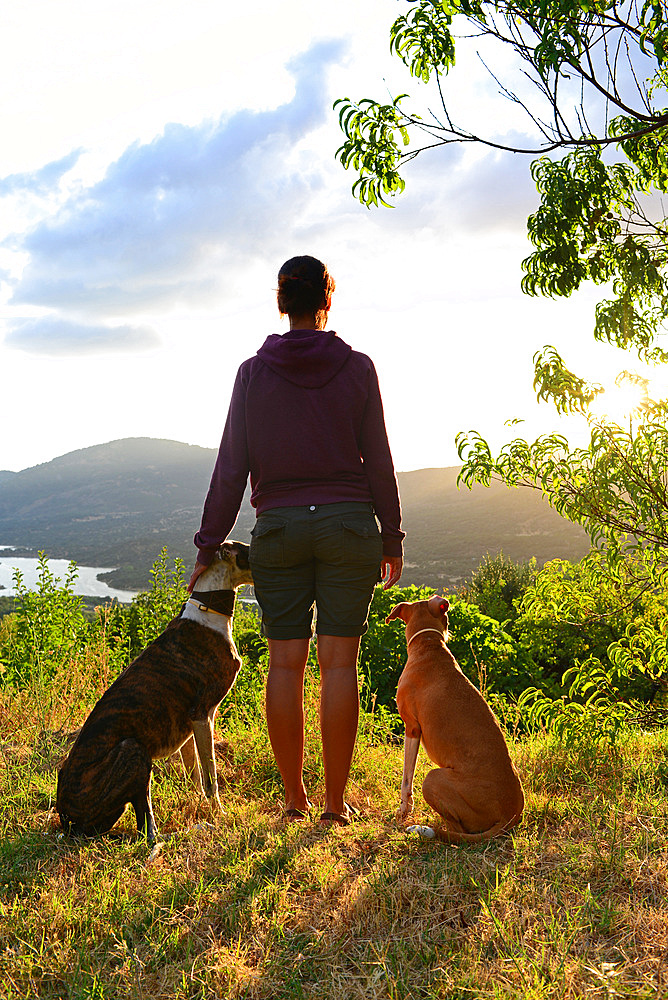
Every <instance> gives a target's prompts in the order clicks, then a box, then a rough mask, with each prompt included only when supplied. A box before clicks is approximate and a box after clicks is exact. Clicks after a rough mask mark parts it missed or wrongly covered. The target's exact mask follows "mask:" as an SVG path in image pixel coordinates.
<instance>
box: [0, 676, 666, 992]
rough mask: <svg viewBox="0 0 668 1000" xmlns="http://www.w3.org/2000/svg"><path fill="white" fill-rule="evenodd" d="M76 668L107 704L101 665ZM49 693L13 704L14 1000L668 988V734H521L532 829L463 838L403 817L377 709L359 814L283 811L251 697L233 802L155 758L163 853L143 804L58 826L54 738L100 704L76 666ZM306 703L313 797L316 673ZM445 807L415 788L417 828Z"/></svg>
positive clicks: (8, 855)
mask: <svg viewBox="0 0 668 1000" xmlns="http://www.w3.org/2000/svg"><path fill="white" fill-rule="evenodd" d="M79 669H80V670H84V669H85V671H86V675H87V677H88V679H89V681H90V688H89V702H91V703H92V701H93V700H94V698H95V697H96V696H97V694H98V693H99V691H101V690H102V689H103V687H104V684H105V674H104V671H105V669H106V668H105V667H104V664H102V665H98V666H97V667H96V664H95V663H93V662H88V663H82V664H80V665H79ZM96 670H97V673H96ZM45 697H46V695H45V691H44V688H43V686H42V688H41V689H39V690H38V689H37V688H36V689H34V690H33V691H26V692H24V693H23V694H22V695H21V696H18V695H14V696H11V695H9V694H7V693H5V694H4V695H3V696H1V697H0V764H1V767H0V782H1V783H2V788H1V799H0V801H1V803H2V805H1V806H0V997H2V998H3V1000H4V998H7V1000H10V998H12V1000H13V998H19V997H20V998H32V997H39V998H47V997H63V998H71V1000H74V998H82V1000H83V998H87V1000H88V998H114V1000H125V998H128V1000H148V998H151V1000H153V998H156V1000H158V998H159V1000H162V998H165V1000H167V998H188V1000H195V998H202V1000H213V998H242V997H243V998H249V1000H250V998H273V1000H287V998H321V997H322V998H334V997H336V998H360V1000H363V998H364V1000H366V998H388V1000H400V998H411V1000H414V998H415V1000H417V998H440V1000H460V998H461V1000H464V998H466V1000H470V998H474V1000H482V998H485V1000H486V998H490V1000H491V998H500V997H504V998H505V997H508V998H518V1000H519V998H522V1000H543V998H552V997H560V998H561V997H564V998H571V997H573V998H576V997H577V998H580V997H587V998H589V997H601V998H612V997H633V998H636V1000H641V998H650V997H652V998H655V997H665V996H666V995H668V845H667V843H666V836H665V831H666V822H667V819H668V735H667V734H666V732H665V731H656V732H649V733H643V732H635V733H628V734H626V735H625V736H624V738H623V739H622V740H621V741H620V743H619V745H618V747H617V748H616V749H615V750H607V751H605V752H598V753H594V752H591V753H587V752H585V751H583V750H582V749H580V750H579V751H578V752H577V753H576V752H575V751H568V750H566V749H564V748H561V747H559V746H558V745H557V744H555V742H554V741H552V740H551V739H550V738H549V737H547V736H543V737H540V738H536V739H532V740H527V741H524V742H517V743H514V744H512V751H513V755H514V758H515V760H516V762H517V765H518V768H519V771H520V773H521V776H522V780H523V783H524V786H525V791H526V793H527V808H526V812H525V818H524V821H523V823H522V825H521V826H520V827H519V828H518V829H517V830H516V831H515V832H514V835H513V836H512V837H509V838H507V839H501V840H496V841H492V842H490V843H488V844H485V845H480V846H472V847H468V846H463V847H458V848H457V847H448V846H445V845H443V844H441V843H433V842H422V841H420V840H417V839H413V838H411V837H409V836H407V835H406V834H405V833H404V832H403V831H401V830H400V829H399V828H398V827H397V826H396V824H395V823H394V819H393V816H394V811H395V809H396V805H397V801H398V790H399V784H400V777H401V767H402V759H401V758H402V750H401V746H400V745H398V744H397V742H396V741H394V742H392V741H391V740H388V734H387V732H386V731H385V730H384V729H383V727H382V725H381V726H380V727H379V725H378V724H377V722H376V721H375V720H374V718H373V717H365V718H364V719H363V723H362V726H361V729H360V737H359V742H358V750H357V753H356V757H355V762H354V767H353V772H352V775H351V782H350V786H349V799H350V801H351V802H352V803H354V804H355V805H357V806H358V807H359V808H360V809H361V811H362V813H363V817H362V818H361V819H360V820H359V821H357V822H356V823H354V824H353V825H351V826H349V827H346V828H338V827H337V828H323V827H320V826H319V825H318V823H317V822H305V823H292V824H286V823H285V822H284V820H283V819H282V817H281V813H280V808H279V805H278V803H279V800H280V795H281V791H280V782H279V779H278V775H277V773H276V769H275V765H274V762H273V757H272V754H271V749H270V746H269V744H268V740H267V736H266V729H265V726H264V724H263V723H262V722H261V721H260V722H254V721H253V720H252V718H250V717H249V716H248V715H246V717H245V718H244V715H243V712H241V711H240V710H239V709H240V706H237V711H236V712H235V713H233V716H232V718H231V719H230V720H228V722H227V723H226V724H224V725H223V726H222V727H221V732H220V736H221V739H220V742H219V744H218V747H217V757H218V767H219V773H220V776H221V784H222V787H223V799H224V802H225V808H226V814H225V815H224V816H223V817H220V818H216V817H213V816H211V815H210V813H209V810H208V807H207V806H206V805H205V804H203V803H201V802H200V801H199V799H198V797H197V795H196V794H195V792H194V790H193V788H192V787H191V786H190V785H188V784H187V782H186V781H185V779H184V778H183V777H182V776H181V775H180V774H179V773H178V772H177V771H176V770H174V769H168V768H167V767H165V766H158V767H156V774H155V780H154V789H153V802H154V809H155V813H156V820H157V823H158V827H159V830H160V834H161V844H162V846H161V847H160V849H158V850H155V851H152V850H151V849H150V847H148V846H147V845H146V844H145V843H144V842H143V841H141V840H139V839H138V838H137V836H136V833H135V830H134V817H133V814H132V812H131V811H129V812H128V813H127V814H126V815H125V817H124V818H123V819H122V820H121V822H120V823H119V824H118V826H117V827H116V828H115V829H114V831H112V833H111V834H110V835H108V836H107V837H105V838H101V839H99V840H95V841H89V842H77V841H72V840H69V839H66V838H63V837H62V835H61V833H60V830H59V826H58V821H57V819H56V817H55V816H54V813H53V810H52V806H53V802H54V797H55V787H56V775H55V770H54V762H55V760H56V759H57V757H58V753H59V749H60V748H62V746H63V742H62V737H61V736H60V735H59V734H61V733H62V732H66V731H67V730H68V729H73V728H74V727H75V725H77V724H79V723H80V722H81V720H82V718H83V714H85V710H84V709H83V708H82V693H81V689H80V687H79V686H78V685H77V684H73V683H72V670H71V669H70V670H68V671H67V673H66V674H63V675H62V676H60V677H56V679H55V680H54V681H53V683H52V685H51V687H50V689H49V692H48V697H46V701H45ZM307 711H308V726H309V733H310V735H309V740H308V743H307V773H308V785H309V790H310V792H311V794H312V798H313V800H314V801H315V802H319V801H322V773H321V767H320V759H319V752H318V744H317V739H316V737H315V736H314V735H313V734H314V733H315V732H316V730H317V725H316V719H317V706H316V691H315V687H314V685H313V683H312V682H311V683H309V685H308V689H307ZM428 767H429V765H428V762H427V761H426V760H425V758H424V757H423V756H422V755H421V756H420V761H419V771H420V772H421V774H424V773H426V770H427V769H428ZM418 778H420V774H418ZM417 787H418V789H419V784H418V786H417ZM316 815H317V814H316ZM429 817H430V812H429V809H428V808H427V807H426V805H425V803H424V802H423V800H422V798H421V795H420V794H419V791H418V792H416V820H417V821H418V822H420V821H428V820H429Z"/></svg>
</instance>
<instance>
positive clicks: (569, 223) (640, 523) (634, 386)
mask: <svg viewBox="0 0 668 1000" xmlns="http://www.w3.org/2000/svg"><path fill="white" fill-rule="evenodd" d="M464 45H467V46H471V45H474V46H476V47H477V49H478V51H479V54H481V58H482V53H483V52H484V56H485V66H486V67H488V69H489V72H490V74H491V77H492V79H493V80H494V81H495V83H496V85H497V88H498V90H499V92H500V93H501V95H503V96H504V97H505V98H506V99H507V100H508V101H509V102H510V103H511V105H512V108H513V111H514V112H517V110H518V109H519V110H520V111H523V112H524V114H525V116H526V133H527V141H526V143H524V144H521V143H514V144H511V143H510V142H508V141H506V140H504V139H503V138H502V137H501V138H499V137H498V136H497V135H496V134H495V133H494V132H492V131H490V132H488V133H486V134H481V133H480V132H479V131H476V130H475V129H473V128H468V127H466V125H460V124H459V123H457V122H456V121H455V120H454V115H453V113H452V112H451V107H452V103H451V99H450V96H449V95H453V94H455V93H456V92H455V91H454V89H452V88H453V87H454V86H457V87H458V91H460V90H461V88H462V85H464V86H465V85H466V79H465V77H464V78H463V72H462V70H461V69H460V68H459V67H456V63H455V59H456V53H457V51H458V50H459V49H460V46H464ZM390 49H391V51H392V53H393V54H394V55H395V56H397V57H398V58H399V59H400V60H401V61H402V62H403V63H404V65H405V66H406V68H407V70H408V71H409V73H410V74H411V75H412V76H413V77H414V78H415V79H417V80H419V81H420V83H421V84H422V85H426V86H427V87H428V88H429V93H430V94H431V105H432V106H431V107H429V108H428V109H424V108H420V109H419V111H416V110H414V105H413V102H412V101H411V99H410V98H409V97H408V95H406V94H404V95H402V96H401V97H400V98H397V99H396V100H394V101H393V102H392V103H390V104H382V103H379V102H376V101H374V100H371V99H369V98H366V99H365V100H364V101H360V102H357V103H356V102H354V101H352V100H350V99H348V98H345V99H342V100H339V101H338V102H337V107H338V110H339V120H340V123H341V129H342V131H343V134H344V143H343V145H342V146H341V147H340V149H339V150H338V153H337V156H338V158H339V159H340V160H341V162H342V163H343V165H344V166H345V167H350V168H353V169H355V170H356V171H357V173H358V179H357V180H356V182H355V185H354V187H353V191H354V194H355V195H356V196H357V197H358V198H360V200H361V201H362V203H363V204H365V205H367V206H368V207H370V206H371V205H379V204H382V205H387V204H388V203H389V202H388V199H389V198H391V197H392V196H394V195H396V194H397V193H399V192H401V191H403V190H404V180H403V177H402V171H403V169H404V167H406V166H407V165H408V164H409V163H410V161H411V160H412V159H415V157H417V156H424V155H434V153H435V151H437V150H438V149H439V148H442V147H447V146H449V145H451V144H453V143H459V144H474V145H478V146H482V147H487V148H489V149H490V150H494V151H496V152H497V153H499V152H500V153H503V152H504V151H505V152H508V153H526V154H531V155H533V156H534V160H533V162H532V163H531V168H530V169H531V175H532V177H533V180H534V182H535V184H536V187H537V190H538V194H539V197H540V204H539V206H538V208H537V210H536V211H535V212H534V213H533V214H532V215H531V216H530V218H529V220H528V234H529V238H530V240H531V243H532V244H533V252H532V253H531V254H530V256H529V257H528V258H527V259H526V260H525V261H524V262H523V265H522V267H523V271H524V276H523V279H522V289H523V291H524V292H525V293H527V294H528V295H546V296H550V297H556V296H569V295H571V294H572V293H573V292H575V291H577V290H578V289H579V288H581V286H582V285H583V283H585V282H593V283H594V284H598V285H605V287H606V290H607V294H608V296H609V297H608V298H606V299H604V300H603V301H601V302H599V304H598V306H597V308H596V320H595V326H594V330H593V334H594V338H595V339H596V340H598V341H600V342H602V343H607V344H610V345H613V346H616V347H619V348H622V349H624V350H626V351H633V352H634V354H635V355H636V356H637V359H638V361H639V362H640V363H642V364H643V365H645V366H652V365H653V366H656V365H665V364H666V363H668V351H667V350H666V349H665V348H664V346H663V345H662V343H661V339H660V338H662V336H663V335H664V333H665V321H666V317H667V316H668V250H667V246H668V220H667V219H666V213H665V209H664V205H663V200H662V196H663V195H665V194H666V193H668V110H667V106H668V96H667V94H666V90H667V86H668V5H666V3H665V0H645V2H643V0H638V2H636V0H495V2H491V0H444V2H438V0H409V2H408V4H407V10H406V12H405V13H404V14H402V15H401V16H400V17H398V18H397V19H396V21H395V22H394V24H393V26H392V28H391V31H390ZM495 51H496V52H497V53H499V52H501V53H504V54H505V53H507V52H508V51H510V52H511V54H512V56H513V59H512V60H511V68H510V69H508V66H509V63H508V61H507V60H505V61H504V63H503V65H504V67H505V68H504V71H503V72H504V74H508V73H511V74H512V73H513V72H515V71H517V70H519V71H520V72H519V76H518V75H517V73H515V76H514V77H513V79H515V80H517V79H518V80H519V81H520V83H519V84H517V85H515V84H513V83H511V77H510V76H508V75H505V76H504V75H503V74H495V72H494V68H493V62H492V60H493V56H494V52H495ZM490 55H491V57H492V59H490ZM489 120H490V116H489V115H487V121H489ZM491 128H493V126H491V125H490V129H491ZM617 381H618V388H619V389H620V390H622V389H626V390H627V392H628V393H629V396H630V401H629V403H628V405H627V408H626V416H625V417H623V418H621V417H620V416H619V414H615V415H611V414H610V412H609V411H606V402H607V398H608V395H607V392H604V391H603V386H600V385H596V384H594V383H592V382H590V380H589V379H587V378H583V377H581V376H580V375H578V374H576V373H575V372H573V371H571V370H570V369H569V367H568V366H567V364H566V363H565V362H564V360H563V359H562V358H561V356H560V355H559V353H558V352H557V351H556V350H555V349H554V348H553V347H544V348H543V349H542V350H541V351H539V352H537V354H536V355H535V356H534V389H535V391H536V395H537V397H538V399H539V400H540V401H548V402H550V403H552V404H553V405H555V407H556V409H557V411H558V412H559V413H562V414H567V413H578V414H581V415H582V416H583V417H584V418H586V420H587V421H588V423H589V427H590V433H591V437H590V441H589V445H588V447H583V448H575V449H574V448H571V447H570V445H569V442H568V441H567V440H566V439H565V438H564V437H563V436H561V435H559V434H548V435H545V436H543V437H540V438H539V439H538V440H536V441H534V442H529V441H525V440H523V439H522V438H516V439H515V440H513V441H510V442H509V443H508V444H506V445H505V446H504V447H503V448H502V449H501V450H500V452H499V453H498V454H497V455H493V454H492V451H491V448H490V446H489V444H488V443H487V441H486V440H485V438H484V437H483V436H482V435H481V434H480V433H479V432H478V431H475V430H473V431H469V432H468V433H460V434H459V435H458V436H457V445H458V448H459V454H460V457H461V459H462V460H463V462H464V465H463V468H462V470H461V473H460V477H459V481H460V483H462V484H464V485H466V486H469V487H470V486H473V485H474V484H475V483H482V484H489V483H490V482H491V480H492V479H496V480H500V481H501V482H504V483H506V484H507V485H508V486H519V485H523V486H528V487H531V488H533V489H537V490H540V491H541V492H542V494H543V495H544V496H545V497H547V499H548V500H549V502H550V503H551V504H552V506H553V507H555V508H556V509H557V510H558V511H559V512H560V513H561V514H563V515H564V516H565V517H567V518H569V519H570V520H572V521H574V522H576V523H579V524H581V525H582V526H583V527H584V528H585V529H586V531H587V532H588V533H589V535H590V537H591V539H592V542H593V543H594V545H595V546H596V547H597V548H598V549H599V550H600V553H601V556H602V557H603V558H604V560H605V564H606V565H607V567H608V570H609V572H610V573H613V574H617V575H618V576H619V574H621V575H622V576H623V578H624V587H623V588H622V589H624V590H626V589H628V588H631V589H632V590H633V588H636V590H637V592H643V593H649V592H657V593H658V592H659V591H662V592H663V588H665V585H666V582H667V581H668V430H667V429H666V428H667V425H668V400H666V399H663V398H656V399H653V398H652V391H650V381H649V376H648V375H645V374H640V375H639V374H637V373H634V372H628V371H626V372H622V373H620V375H619V376H618V380H617ZM660 394H661V391H660V390H654V395H656V396H658V395H660ZM620 579H621V577H620ZM647 627H648V628H649V627H650V626H647ZM652 630H653V631H652ZM650 631H651V632H652V634H651V635H650V636H649V638H648V637H647V636H645V638H644V639H643V643H644V645H643V643H640V645H639V644H638V641H637V637H636V636H635V635H631V634H630V633H629V635H628V636H627V639H626V640H625V641H626V646H625V647H624V649H625V650H626V652H624V656H627V654H628V656H631V652H630V651H631V650H636V652H634V653H633V656H637V657H640V658H641V659H642V658H643V657H644V658H645V660H646V661H647V663H649V660H650V659H651V660H652V663H653V664H654V666H652V674H653V676H655V677H657V676H658V673H657V671H660V670H662V671H664V673H665V669H666V664H668V654H666V641H667V640H666V636H667V635H668V614H666V612H665V608H664V611H663V612H662V613H657V616H656V620H655V622H654V623H653V624H652V626H651V629H650ZM643 634H644V633H643ZM641 647H642V648H641ZM620 648H621V647H620ZM656 649H660V650H662V653H661V656H659V657H658V658H657V655H658V654H656ZM638 650H640V652H637V651H638ZM643 650H644V652H643ZM650 650H651V651H652V652H651V655H650V652H648V651H650ZM620 655H621V654H620ZM648 658H649V659H648ZM659 661H660V662H659ZM657 664H658V665H659V666H656V665H657ZM661 664H662V665H661ZM647 669H649V667H648V668H647Z"/></svg>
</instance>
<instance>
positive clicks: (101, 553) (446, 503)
mask: <svg viewBox="0 0 668 1000" xmlns="http://www.w3.org/2000/svg"><path fill="white" fill-rule="evenodd" d="M215 458H216V450H215V449H213V448H204V447H201V446H200V445H191V444H186V443H185V442H181V441H174V440H170V439H165V438H148V437H136V438H134V437H133V438H118V439H116V440H114V441H109V442H106V443H103V444H98V445H91V446H89V447H87V448H80V449H77V450H76V451H73V452H68V453H66V454H64V455H60V456H58V457H57V458H55V459H52V460H51V461H50V462H45V463H42V464H40V465H37V466H32V467H31V468H29V469H25V470H23V471H22V472H17V473H10V474H9V476H3V474H2V473H0V541H1V542H2V543H3V544H5V545H14V546H18V547H20V548H22V550H27V551H32V552H36V551H37V550H40V549H41V550H44V551H46V552H47V553H48V554H49V555H50V556H52V557H60V558H70V559H74V560H75V561H77V562H78V563H80V564H81V565H89V566H90V565H93V566H95V565H97V566H104V565H106V566H117V567H118V569H117V570H116V571H114V572H113V573H111V574H108V575H107V576H106V577H105V578H106V579H108V580H109V582H110V583H113V585H115V586H118V587H123V588H142V587H144V586H146V585H147V584H148V583H149V582H150V576H149V570H150V568H151V566H152V564H153V561H154V560H155V558H156V556H157V555H158V553H159V551H160V549H161V548H162V547H163V546H166V547H167V549H168V551H169V554H170V556H178V557H180V558H181V559H183V561H184V562H185V563H186V566H190V565H191V564H192V563H193V561H194V558H195V554H196V553H195V548H194V546H193V544H192V538H193V536H194V534H195V532H196V531H197V528H198V527H199V521H200V517H201V511H202V505H203V502H204V497H205V495H206V492H207V490H208V486H209V481H210V478H211V472H212V470H213V465H214V462H215ZM458 472H459V467H457V466H445V467H443V468H437V467H430V468H427V469H415V470H412V471H410V472H400V473H398V475H397V478H398V481H399V490H400V494H401V501H402V509H403V527H404V530H405V531H406V534H407V538H406V543H405V556H406V568H405V571H404V575H403V577H402V583H404V584H410V583H424V584H426V585H428V586H432V587H435V588H436V589H441V588H444V587H445V588H447V589H451V588H452V587H453V586H456V585H457V584H458V583H460V582H461V581H462V580H463V579H465V578H467V577H468V576H469V575H470V573H471V571H472V570H474V569H475V568H476V567H477V566H478V565H479V563H480V561H481V560H482V559H483V558H484V556H485V555H486V553H487V552H489V553H490V554H492V555H493V554H495V553H496V552H498V551H500V550H503V552H504V554H505V555H506V556H509V557H510V558H512V559H515V560H517V561H521V560H526V559H529V558H530V557H531V556H535V557H536V559H537V560H538V562H539V564H542V563H543V562H545V561H546V560H548V559H551V558H555V557H561V558H565V559H571V560H577V559H579V558H581V557H582V556H583V555H584V554H585V553H586V552H587V551H588V549H589V540H588V538H587V535H586V534H585V532H584V531H583V530H582V529H581V528H580V527H578V526H577V525H573V524H571V523H570V522H568V521H566V520H564V519H563V518H562V517H560V515H559V514H558V513H556V511H554V510H552V509H551V508H550V507H549V505H548V504H547V502H546V501H545V500H544V499H543V498H542V497H541V496H540V495H539V494H537V493H535V492H534V491H528V490H521V489H515V490H512V489H508V488H507V487H506V486H504V485H503V484H500V483H493V484H492V485H491V486H490V487H479V486H478V487H474V489H473V490H472V491H469V490H467V489H463V490H458V489H457V488H456V479H457V474H458ZM248 497H249V491H248V490H247V491H246V496H245V498H244V502H243V505H242V509H241V512H240V514H239V518H238V519H237V523H236V525H235V529H234V532H233V533H234V534H235V536H236V537H241V538H246V537H247V536H248V534H249V533H250V530H251V528H252V526H253V523H254V520H255V513H254V511H253V509H252V508H251V506H250V503H249V499H248Z"/></svg>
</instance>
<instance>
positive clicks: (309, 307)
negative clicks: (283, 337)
mask: <svg viewBox="0 0 668 1000" xmlns="http://www.w3.org/2000/svg"><path fill="white" fill-rule="evenodd" d="M334 288H335V284H334V279H333V278H332V276H331V275H330V273H329V271H328V270H327V268H326V267H325V265H324V264H323V263H322V261H320V260H317V258H316V257H309V256H303V257H291V258H290V260H286V262H285V264H283V266H282V267H281V269H280V271H279V272H278V295H277V298H278V308H279V311H280V312H281V314H283V315H285V314H287V315H289V316H294V315H299V314H303V313H310V312H313V313H315V314H316V317H317V316H318V314H321V315H323V318H324V317H326V315H327V312H328V310H329V303H330V299H331V297H332V292H333V291H334Z"/></svg>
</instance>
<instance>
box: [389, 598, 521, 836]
mask: <svg viewBox="0 0 668 1000" xmlns="http://www.w3.org/2000/svg"><path fill="white" fill-rule="evenodd" d="M449 606H450V605H449V603H448V601H447V600H446V599H445V598H444V597H438V596H437V595H436V596H434V597H432V598H430V599H429V600H428V601H416V602H415V603H412V604H409V603H404V604H398V605H397V606H396V607H395V608H393V609H392V611H391V612H390V614H389V616H388V618H387V621H388V622H390V621H392V620H393V619H395V618H401V619H402V621H404V622H405V624H406V640H407V643H408V647H407V648H408V660H407V663H406V666H405V667H404V670H403V673H402V674H401V677H400V678H399V684H398V686H397V706H398V708H399V712H400V714H401V718H402V719H403V721H404V723H405V725H406V738H405V745H404V773H403V777H402V781H401V806H400V809H399V812H398V813H397V819H399V820H401V821H403V820H405V819H406V818H407V817H408V816H409V815H410V813H411V811H412V809H413V777H414V775H415V765H416V761H417V754H418V749H419V747H420V740H422V743H423V746H424V749H425V751H426V753H427V756H428V757H429V758H430V760H432V761H433V762H434V763H435V764H437V765H438V767H437V768H435V769H434V770H433V771H430V772H429V773H428V774H427V776H426V778H425V779H424V783H423V785H422V792H423V795H424V797H425V799H426V800H427V802H428V803H429V805H430V806H431V807H432V808H433V809H434V810H435V811H436V812H437V813H438V814H439V816H441V817H442V820H443V823H442V825H441V826H439V827H437V828H436V829H435V830H434V829H432V828H431V827H428V826H427V827H410V828H409V829H411V830H416V831H417V832H418V833H420V834H421V836H425V837H434V836H436V837H438V838H439V839H441V840H445V841H447V842H449V843H451V844H461V843H476V842H479V841H483V840H489V839H490V838H491V837H495V836H496V835H497V834H500V833H503V832H505V831H506V830H510V829H512V827H514V826H515V825H516V824H517V823H519V820H520V817H521V815H522V810H523V808H524V793H523V791H522V785H521V784H520V779H519V778H518V776H517V773H516V771H515V769H514V767H513V764H512V761H511V759H510V755H509V753H508V747H507V746H506V741H505V739H504V738H503V734H502V732H501V729H500V728H499V724H498V722H497V721H496V718H495V717H494V715H493V713H492V711H491V709H490V707H489V705H488V704H487V702H486V701H485V699H484V698H483V697H482V695H481V694H480V692H479V691H478V690H477V688H475V687H474V686H473V684H471V682H470V681H469V680H468V678H467V677H465V676H464V674H463V673H462V671H461V669H460V667H459V665H458V663H457V661H456V660H455V658H454V656H453V655H452V653H451V652H450V650H449V649H448V647H447V646H446V640H447V638H448V608H449Z"/></svg>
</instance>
